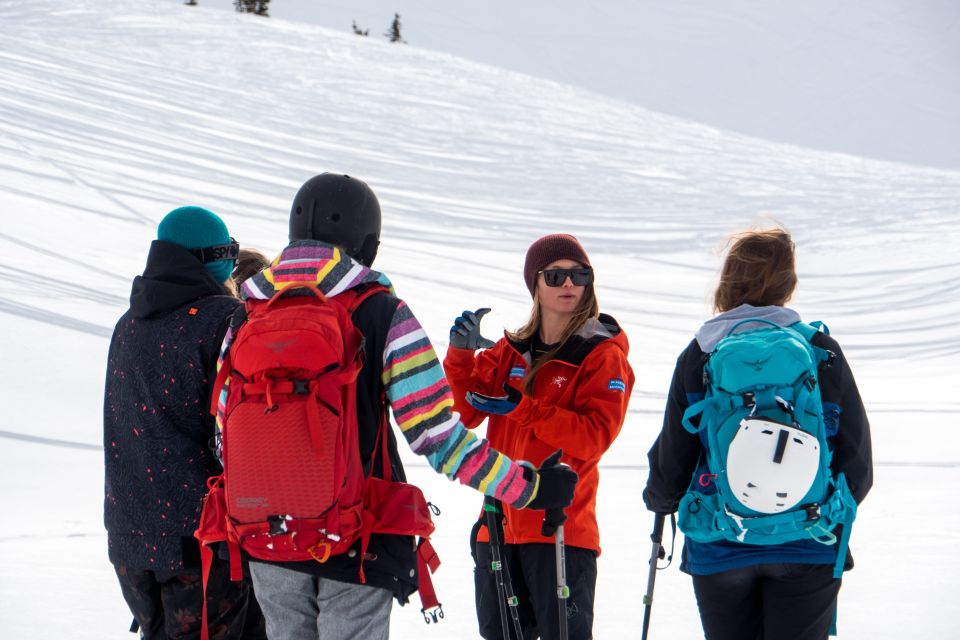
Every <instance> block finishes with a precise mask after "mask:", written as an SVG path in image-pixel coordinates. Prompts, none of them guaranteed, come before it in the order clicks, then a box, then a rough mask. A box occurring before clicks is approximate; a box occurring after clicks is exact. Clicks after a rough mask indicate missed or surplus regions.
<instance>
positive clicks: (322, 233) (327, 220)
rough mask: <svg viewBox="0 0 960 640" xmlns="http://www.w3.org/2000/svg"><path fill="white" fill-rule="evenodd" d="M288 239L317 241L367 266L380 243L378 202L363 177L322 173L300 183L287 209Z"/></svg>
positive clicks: (375, 254)
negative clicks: (337, 248) (335, 246)
mask: <svg viewBox="0 0 960 640" xmlns="http://www.w3.org/2000/svg"><path fill="white" fill-rule="evenodd" d="M290 240H291V241H293V240H320V241H322V242H329V243H330V244H335V245H337V246H338V247H342V248H343V249H345V250H346V252H347V255H349V256H350V257H351V258H353V259H354V260H357V261H358V262H360V263H361V264H363V265H366V266H368V267H369V266H370V265H372V264H373V259H374V258H375V257H377V247H379V245H380V203H379V202H378V201H377V196H376V195H374V193H373V189H371V188H370V187H369V186H367V183H366V182H364V181H363V180H357V179H356V178H351V177H350V176H346V175H339V174H336V173H322V174H320V175H318V176H314V177H312V178H310V179H309V180H307V181H306V182H305V183H303V186H302V187H300V190H299V191H297V195H296V196H295V197H294V198H293V206H291V208H290Z"/></svg>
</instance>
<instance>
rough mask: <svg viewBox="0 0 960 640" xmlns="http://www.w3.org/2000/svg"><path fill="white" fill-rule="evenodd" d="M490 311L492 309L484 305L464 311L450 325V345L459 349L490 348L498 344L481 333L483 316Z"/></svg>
mask: <svg viewBox="0 0 960 640" xmlns="http://www.w3.org/2000/svg"><path fill="white" fill-rule="evenodd" d="M488 313H490V309H488V308H486V307H484V308H483V309H477V310H476V311H464V312H463V313H462V314H460V315H459V316H458V317H457V319H456V320H454V321H453V326H452V327H450V346H451V347H455V348H457V349H471V350H474V351H475V350H476V349H489V348H490V347H492V346H493V345H495V344H496V342H494V341H493V340H488V339H487V338H484V337H483V336H482V335H480V320H482V319H483V316H485V315H487V314H488Z"/></svg>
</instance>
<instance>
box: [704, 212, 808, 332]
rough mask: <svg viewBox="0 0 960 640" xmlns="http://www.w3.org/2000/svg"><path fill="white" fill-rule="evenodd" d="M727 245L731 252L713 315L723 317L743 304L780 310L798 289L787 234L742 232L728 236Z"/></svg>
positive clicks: (792, 254) (723, 272)
mask: <svg viewBox="0 0 960 640" xmlns="http://www.w3.org/2000/svg"><path fill="white" fill-rule="evenodd" d="M728 244H729V245H730V250H729V251H728V252H727V257H726V259H725V260H724V262H723V269H722V270H721V271H720V283H719V284H718V285H717V290H716V292H714V295H713V308H714V310H715V311H717V312H720V313H722V312H724V311H729V310H730V309H735V308H736V307H739V306H740V305H741V304H745V303H746V304H751V305H753V306H755V307H763V306H767V305H775V306H783V305H784V304H786V303H787V302H788V301H789V300H790V298H791V296H793V291H794V289H796V288H797V269H796V261H795V258H794V250H795V247H794V244H793V240H792V239H791V238H790V234H789V233H787V231H786V230H784V229H781V228H779V227H777V228H773V229H765V230H760V231H744V232H743V233H738V234H736V235H734V236H731V238H730V240H729V241H728Z"/></svg>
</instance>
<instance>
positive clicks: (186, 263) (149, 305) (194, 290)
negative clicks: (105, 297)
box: [130, 240, 227, 318]
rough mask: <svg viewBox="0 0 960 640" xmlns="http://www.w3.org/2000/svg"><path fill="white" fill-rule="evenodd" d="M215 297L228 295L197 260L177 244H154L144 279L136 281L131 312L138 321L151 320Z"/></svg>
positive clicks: (142, 276)
mask: <svg viewBox="0 0 960 640" xmlns="http://www.w3.org/2000/svg"><path fill="white" fill-rule="evenodd" d="M216 295H227V291H226V290H225V289H224V288H223V285H222V284H220V283H219V282H217V281H216V280H215V279H214V277H213V276H212V275H211V274H210V271H208V270H207V268H206V267H204V266H203V263H202V262H200V260H198V259H197V258H196V256H194V255H193V254H191V253H190V252H189V251H187V250H186V249H184V248H183V247H181V246H180V245H178V244H173V243H172V242H164V241H163V240H154V241H153V243H152V244H151V245H150V252H149V253H148V254H147V266H146V267H145V268H144V270H143V275H139V276H137V277H136V278H134V279H133V288H132V290H131V292H130V310H131V311H132V312H133V315H134V317H136V318H150V317H153V316H157V315H161V314H163V313H165V312H167V311H172V310H173V309H177V308H179V307H182V306H183V305H185V304H187V303H188V302H192V301H193V300H197V299H198V298H203V297H205V296H216Z"/></svg>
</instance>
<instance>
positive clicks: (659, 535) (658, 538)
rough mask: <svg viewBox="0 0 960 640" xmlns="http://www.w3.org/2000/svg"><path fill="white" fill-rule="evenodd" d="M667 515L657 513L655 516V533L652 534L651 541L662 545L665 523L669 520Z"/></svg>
mask: <svg viewBox="0 0 960 640" xmlns="http://www.w3.org/2000/svg"><path fill="white" fill-rule="evenodd" d="M667 515H669V514H666V513H655V514H654V516H653V533H651V534H650V540H652V541H653V542H656V543H657V544H660V543H661V542H662V541H663V522H664V520H666V519H667Z"/></svg>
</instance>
